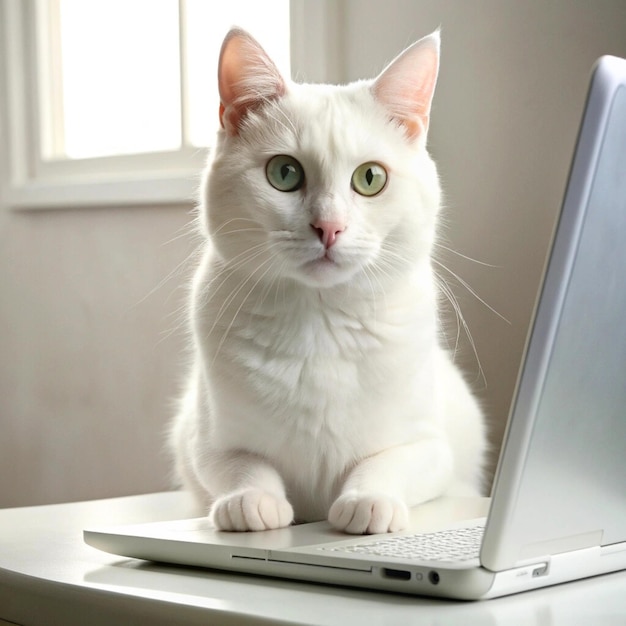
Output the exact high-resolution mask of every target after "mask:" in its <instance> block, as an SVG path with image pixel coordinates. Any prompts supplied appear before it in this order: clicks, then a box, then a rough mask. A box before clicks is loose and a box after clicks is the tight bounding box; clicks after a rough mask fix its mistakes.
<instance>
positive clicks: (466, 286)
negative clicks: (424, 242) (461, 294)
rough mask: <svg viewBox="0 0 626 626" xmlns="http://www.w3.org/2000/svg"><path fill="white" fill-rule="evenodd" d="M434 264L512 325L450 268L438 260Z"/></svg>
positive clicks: (508, 322) (434, 260)
mask: <svg viewBox="0 0 626 626" xmlns="http://www.w3.org/2000/svg"><path fill="white" fill-rule="evenodd" d="M432 261H433V263H436V264H437V265H438V266H439V267H441V268H442V269H443V270H445V271H446V272H448V273H449V274H451V275H452V276H453V277H454V278H455V279H456V280H457V281H459V283H460V284H461V285H462V286H463V287H465V289H467V290H468V291H469V292H470V293H471V294H472V295H473V296H474V297H475V298H476V299H477V300H478V301H479V302H480V303H481V304H483V305H484V306H486V307H487V308H488V309H489V310H490V311H491V312H492V313H494V314H495V315H497V316H498V317H499V318H500V319H501V320H503V321H504V322H506V323H507V324H509V325H510V324H511V322H510V321H509V320H508V319H506V317H504V315H502V314H500V313H498V311H496V310H495V309H494V308H493V307H492V306H490V305H489V304H487V302H485V300H483V299H482V298H481V297H480V296H479V295H478V294H477V293H476V292H475V291H474V290H473V289H472V288H471V287H470V286H469V284H468V283H467V281H465V280H463V279H462V278H461V277H460V276H459V275H458V274H456V273H455V272H453V271H452V270H451V269H450V268H448V267H446V266H445V265H444V264H443V263H442V262H441V261H438V260H437V259H434V258H433V259H432Z"/></svg>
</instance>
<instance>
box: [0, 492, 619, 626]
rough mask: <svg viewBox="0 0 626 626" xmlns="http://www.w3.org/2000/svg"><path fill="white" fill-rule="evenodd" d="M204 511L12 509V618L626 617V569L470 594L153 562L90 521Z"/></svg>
mask: <svg viewBox="0 0 626 626" xmlns="http://www.w3.org/2000/svg"><path fill="white" fill-rule="evenodd" d="M194 514H195V513H194V511H193V506H192V503H191V501H190V500H189V498H188V496H186V495H185V494H184V493H178V492H171V493H159V494H150V495H144V496H133V497H127V498H115V499H110V500H98V501H93V502H79V503H73V504H60V505H51V506H40V507H28V508H20V509H4V510H0V622H1V620H7V621H9V622H13V623H16V624H23V625H30V624H42V625H45V626H54V625H55V624H63V625H64V626H72V625H74V624H76V625H80V626H83V625H84V624H89V625H90V626H99V625H100V624H102V625H104V624H106V625H110V624H124V625H131V624H137V625H150V626H158V625H159V624H167V625H168V626H169V625H171V624H177V625H186V624H203V625H206V624H246V625H248V624H250V625H253V624H319V625H326V624H354V625H359V626H360V625H362V624H363V625H365V624H385V625H386V626H392V625H395V624H397V625H398V626H407V625H410V624H420V625H428V624H433V625H434V624H445V625H446V626H454V625H456V624H459V625H463V626H472V625H473V624H481V625H482V624H490V625H491V624H494V625H495V624H506V625H507V626H510V625H511V624H528V625H533V624H537V625H541V626H544V625H545V626H548V625H549V626H554V625H561V624H562V625H563V626H565V625H567V626H571V625H572V624H585V625H588V624H594V626H599V625H611V626H614V625H618V624H619V625H622V626H624V625H626V572H620V573H618V574H611V575H607V576H601V577H597V578H592V579H588V580H585V581H580V582H575V583H569V584H567V585H560V586H557V587H552V588H548V589H541V590H538V591H532V592H527V593H524V594H519V595H517V596H510V597H508V598H500V599H496V600H489V601H485V602H475V603H459V602H448V601H441V600H433V599H428V598H424V599H421V598H414V597H404V596H400V595H393V594H385V593H379V592H365V591H359V590H354V589H346V588H339V587H330V586H325V585H313V584H306V583H299V582H291V581H285V580H276V579H267V578H257V577H252V576H244V575H236V574H227V573H223V572H215V571H207V570H193V569H185V568H180V567H173V566H166V565H158V564H154V563H146V562H141V561H135V560H130V559H125V558H122V557H116V556H114V555H110V554H106V553H104V552H100V551H98V550H96V549H95V548H91V547H90V546H87V545H86V544H84V543H83V540H82V530H83V528H85V527H87V526H94V525H97V526H101V525H105V524H109V523H110V524H126V523H138V522H147V521H159V520H169V519H177V518H184V517H192V516H193V515H194Z"/></svg>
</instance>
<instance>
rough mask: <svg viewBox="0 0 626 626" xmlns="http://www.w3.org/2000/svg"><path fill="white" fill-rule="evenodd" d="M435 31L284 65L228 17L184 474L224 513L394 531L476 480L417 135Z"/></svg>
mask: <svg viewBox="0 0 626 626" xmlns="http://www.w3.org/2000/svg"><path fill="white" fill-rule="evenodd" d="M438 65H439V34H438V33H437V32H435V33H433V34H431V35H430V36H428V37H425V38H424V39H421V40H420V41H418V42H417V43H415V44H414V45H413V46H411V47H410V48H408V49H407V50H405V51H404V53H402V54H401V55H400V56H399V57H398V58H396V59H395V60H394V61H393V62H392V63H391V64H390V65H389V66H388V67H387V68H386V69H385V70H384V71H383V72H382V73H381V74H380V75H379V76H378V78H376V79H375V80H373V81H362V82H356V83H353V84H350V85H347V86H329V85H307V84H294V83H292V82H290V81H289V80H287V79H285V78H283V77H282V76H281V75H280V73H279V71H278V70H277V69H276V67H275V65H274V63H273V62H272V61H271V60H270V59H269V57H268V56H267V55H266V53H265V52H264V51H263V49H262V48H261V47H260V46H259V44H258V43H257V42H256V41H255V40H254V39H253V38H252V37H251V36H250V35H249V34H247V33H246V32H244V31H241V30H239V29H233V30H232V31H231V32H230V33H229V34H228V35H227V37H226V39H225V41H224V44H223V47H222V52H221V56H220V61H219V71H218V78H219V91H220V97H221V107H220V120H221V126H222V128H221V129H220V130H219V133H218V138H217V145H216V147H215V149H214V151H213V154H212V158H211V160H210V163H209V165H208V168H207V171H206V176H205V180H204V185H203V197H202V200H203V205H202V210H201V220H202V225H203V230H204V233H205V234H206V236H207V239H208V242H207V246H206V251H205V254H204V257H203V260H202V262H201V265H200V267H199V268H198V270H197V272H196V275H195V279H194V281H193V291H192V297H191V314H190V317H191V326H192V330H193V345H194V363H193V368H192V372H191V375H190V377H189V382H188V388H187V391H186V394H185V396H184V398H183V401H182V403H181V407H180V412H179V415H178V416H177V418H176V420H175V421H174V424H173V428H172V434H171V444H172V446H173V448H174V452H175V457H176V466H177V470H178V474H179V476H180V478H181V480H182V482H183V483H184V485H185V486H186V487H187V488H189V489H191V490H192V491H193V492H195V494H196V495H197V497H198V498H199V499H200V500H201V501H202V502H203V504H204V505H205V506H206V507H210V508H208V509H207V510H209V515H210V517H211V519H212V521H213V523H214V524H215V526H216V527H217V528H219V529H223V530H241V531H244V530H262V529H269V528H278V527H283V526H287V525H289V524H291V523H292V522H293V521H294V520H295V521H313V520H321V519H325V518H328V519H329V520H330V522H331V523H332V524H333V525H334V526H335V527H336V528H339V529H341V530H344V531H346V532H349V533H380V532H387V531H397V530H400V529H402V528H404V527H405V526H406V524H407V517H408V508H407V507H410V506H414V505H417V504H420V503H422V502H425V501H427V500H430V499H432V498H436V497H437V496H440V495H442V494H452V493H453V494H463V495H474V494H477V493H479V491H480V489H481V480H482V464H483V455H484V451H485V435H484V426H483V418H482V414H481V411H480V409H479V407H478V405H477V403H476V401H475V399H474V398H473V397H472V395H471V393H470V391H469V389H468V387H467V385H466V383H465V382H464V380H463V378H462V376H461V374H460V373H459V371H458V370H457V368H456V367H455V366H454V365H453V363H452V362H451V359H450V357H449V356H448V354H447V353H446V352H445V351H444V350H443V349H442V348H441V347H440V345H439V341H440V336H439V334H440V329H439V325H438V317H437V301H438V298H439V294H438V290H437V286H436V281H435V278H434V272H433V270H432V267H431V254H432V250H433V245H434V241H435V237H436V225H437V214H438V211H439V204H440V186H439V181H438V177H437V172H436V168H435V165H434V163H433V162H432V160H431V159H430V157H429V155H428V153H427V151H426V134H427V130H428V122H429V113H430V105H431V99H432V95H433V90H434V87H435V82H436V79H437V73H438Z"/></svg>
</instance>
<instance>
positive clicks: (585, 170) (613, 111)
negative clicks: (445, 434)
mask: <svg viewBox="0 0 626 626" xmlns="http://www.w3.org/2000/svg"><path fill="white" fill-rule="evenodd" d="M84 535H85V541H86V542H87V543H89V544H90V545H92V546H95V547H97V548H100V549H102V550H105V551H108V552H112V553H114V554H120V555H124V556H127V557H136V558H139V559H148V560H153V561H162V562H169V563H176V564H183V565H190V566H196V567H206V568H214V569H224V570H236V571H240V572H247V573H253V574H260V575H267V576H275V577H285V578H291V579H301V580H308V581H316V582H322V583H330V584H340V585H348V586H356V587H362V588H367V589H377V590H388V591H396V592H401V593H407V594H417V595H432V596H445V597H451V598H461V599H479V598H492V597H496V596H501V595H506V594H510V593H515V592H519V591H524V590H528V589H534V588H537V587H544V586H547V585H553V584H556V583H561V582H565V581H571V580H576V579H580V578H584V577H588V576H595V575H598V574H603V573H608V572H613V571H617V570H621V569H626V60H622V59H618V58H615V57H602V58H601V59H600V60H599V61H598V63H597V64H596V67H595V69H594V73H593V77H592V81H591V87H590V90H589V95H588V99H587V105H586V110H585V114H584V117H583V121H582V125H581V129H580V134H579V137H578V144H577V148H576V154H575V156H574V161H573V164H572V168H571V172H570V178H569V182H568V187H567V191H566V195H565V200H564V203H563V208H562V212H561V216H560V219H559V223H558V228H557V231H556V234H555V238H554V242H553V248H552V251H551V254H550V257H549V262H548V266H547V270H546V273H545V277H544V283H543V287H542V290H541V294H540V298H539V301H538V305H537V308H536V311H535V318H534V322H533V325H532V330H531V333H530V336H529V339H528V342H527V346H526V351H525V356H524V360H523V364H522V367H521V370H520V375H519V379H518V384H517V389H516V393H515V397H514V401H513V403H512V407H511V413H510V417H509V423H508V428H507V432H506V435H505V440H504V444H503V448H502V453H501V455H500V462H499V465H498V470H497V473H496V479H495V482H494V488H493V492H492V497H491V498H490V499H489V498H465V499H463V498H460V499H458V498H457V499H452V498H441V499H438V500H435V501H432V502H429V503H427V504H425V505H422V506H420V507H417V508H416V509H414V510H413V511H412V527H411V529H410V530H409V531H405V532H402V533H395V534H388V535H370V536H359V537H355V536H349V535H345V534H342V533H340V532H338V531H336V530H333V529H332V527H331V526H330V525H329V524H328V523H327V522H317V523H313V524H302V525H297V526H292V527H290V528H285V529H280V530H272V531H265V532H261V533H228V532H217V531H215V530H213V529H212V528H211V527H210V526H209V524H208V521H207V520H206V518H199V519H191V520H180V521H174V522H158V523H150V524H142V525H132V526H124V527H119V526H118V527H115V528H105V529H98V530H95V529H94V530H86V531H85V533H84Z"/></svg>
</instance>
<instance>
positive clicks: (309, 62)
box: [0, 0, 343, 209]
mask: <svg viewBox="0 0 626 626" xmlns="http://www.w3.org/2000/svg"><path fill="white" fill-rule="evenodd" d="M37 1H38V0H0V25H1V27H0V28H1V30H0V55H1V57H2V58H3V59H4V62H3V63H2V64H1V65H0V83H1V84H0V118H1V119H0V143H1V145H2V146H3V149H2V153H3V156H1V157H0V160H1V165H0V167H1V169H2V171H1V172H0V175H1V177H2V180H1V181H0V183H1V184H0V202H1V203H2V205H3V206H4V207H7V208H9V209H40V208H41V209H53V208H78V207H92V206H136V205H164V204H165V205H172V204H182V205H191V204H194V203H195V197H196V193H197V188H198V181H199V174H200V172H201V170H202V167H203V164H204V161H205V159H206V154H207V149H205V148H195V147H189V146H184V147H183V148H181V149H179V150H177V151H171V152H149V153H141V154H129V155H115V156H105V157H97V158H87V159H62V160H51V161H44V160H43V159H42V158H41V156H40V155H41V154H42V150H41V142H42V136H41V123H40V119H39V107H38V98H39V85H40V84H41V80H42V78H43V79H45V73H44V74H43V75H42V71H41V64H42V62H43V59H42V58H41V54H40V50H41V49H42V46H41V45H40V42H41V38H42V37H45V36H46V34H45V33H42V32H37V25H38V20H37V19H36V11H37V4H36V3H37ZM342 13H343V11H342V2H339V1H337V0H317V1H316V2H310V1H307V0H291V2H290V29H291V37H290V38H291V59H292V68H293V69H292V73H293V74H294V76H296V77H297V78H298V79H301V78H302V79H304V80H308V81H311V82H341V80H342V78H343V76H342V75H341V74H342V72H341V67H342V64H341V56H340V52H341V50H340V45H339V44H340V41H341V39H340V38H339V36H338V35H339V29H340V25H341V18H342ZM182 106H183V107H184V106H185V102H184V93H183V102H182ZM216 116H217V113H216ZM216 119H217V118H216Z"/></svg>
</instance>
